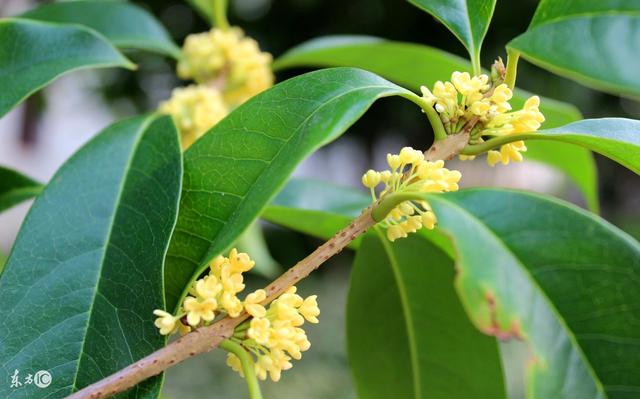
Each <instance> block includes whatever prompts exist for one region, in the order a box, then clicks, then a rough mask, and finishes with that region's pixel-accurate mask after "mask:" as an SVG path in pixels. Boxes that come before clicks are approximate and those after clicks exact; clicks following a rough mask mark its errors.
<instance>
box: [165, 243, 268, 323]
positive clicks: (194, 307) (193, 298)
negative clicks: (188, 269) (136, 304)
mask: <svg viewBox="0 0 640 399" xmlns="http://www.w3.org/2000/svg"><path fill="white" fill-rule="evenodd" d="M254 265H255V262H254V261H253V260H251V258H249V255H247V254H245V253H239V252H238V251H237V250H236V249H235V248H234V249H232V250H231V251H230V252H229V256H228V257H225V256H218V257H216V258H215V259H214V260H213V261H212V262H211V264H210V265H209V273H208V274H207V275H206V276H204V277H202V278H200V279H198V280H196V281H195V282H194V283H193V285H192V286H191V288H190V290H189V295H188V296H187V297H186V298H185V300H184V301H183V303H182V306H181V308H180V310H179V312H178V315H176V316H174V315H172V314H170V313H168V312H165V311H163V310H155V311H154V312H153V313H154V314H155V315H156V316H158V318H157V319H156V321H155V325H156V327H158V328H159V329H160V334H162V335H168V334H172V333H173V332H175V331H176V330H178V329H179V330H180V332H181V333H182V334H184V333H187V332H189V331H191V329H192V328H196V327H199V326H201V325H206V324H208V323H210V322H211V321H212V320H213V319H214V318H215V317H216V315H217V314H219V313H226V314H227V315H229V317H238V316H239V315H240V314H241V313H242V312H243V311H244V310H247V312H249V313H250V314H253V313H256V310H255V309H257V308H259V307H262V305H260V304H259V302H260V301H261V300H264V299H265V298H264V297H262V298H261V295H263V294H264V291H262V290H258V291H256V292H255V293H253V294H249V295H248V296H247V299H246V300H245V302H242V301H241V300H240V299H239V298H238V297H237V294H238V293H240V292H241V291H242V290H244V281H243V280H244V279H243V276H242V273H244V272H247V271H249V270H251V268H253V266H254ZM260 298H261V299H260ZM262 309H264V307H262ZM265 312H266V311H265Z"/></svg>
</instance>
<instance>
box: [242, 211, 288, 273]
mask: <svg viewBox="0 0 640 399" xmlns="http://www.w3.org/2000/svg"><path fill="white" fill-rule="evenodd" d="M235 247H236V248H237V249H238V251H240V252H245V253H248V254H251V259H253V261H254V262H256V264H255V266H254V267H253V269H251V272H252V273H257V274H259V275H261V276H263V277H265V278H268V279H275V278H276V277H278V276H279V275H280V274H282V267H281V266H280V265H279V264H278V262H276V260H275V259H273V257H272V256H271V252H269V246H268V245H267V241H266V240H265V238H264V233H263V231H262V227H261V226H260V224H259V223H257V222H256V223H253V224H251V225H250V226H249V227H247V229H246V230H245V231H244V233H242V235H240V237H239V238H238V240H237V241H236V243H235Z"/></svg>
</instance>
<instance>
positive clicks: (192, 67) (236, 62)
mask: <svg viewBox="0 0 640 399" xmlns="http://www.w3.org/2000/svg"><path fill="white" fill-rule="evenodd" d="M271 60H272V58H271V55H270V54H269V53H265V52H262V51H260V47H259V46H258V43H257V42H256V41H255V40H253V39H251V38H249V37H246V36H245V35H244V32H243V31H242V30H241V29H240V28H237V27H233V28H229V29H225V30H222V29H218V28H214V29H211V30H210V31H209V32H204V33H198V34H192V35H189V36H187V38H186V39H185V42H184V45H183V47H182V56H181V58H180V60H179V61H178V65H177V74H178V76H179V77H180V78H182V79H185V80H193V81H195V82H196V84H193V85H191V86H188V87H185V88H179V89H175V90H174V91H173V93H172V95H171V98H170V99H169V100H168V101H165V102H163V103H162V104H161V105H160V112H163V113H166V114H169V115H172V116H173V119H174V121H175V123H176V126H177V127H178V129H179V130H180V134H181V136H182V147H183V148H187V147H189V146H190V145H191V144H192V143H193V142H194V141H195V140H196V139H197V138H199V137H200V136H202V135H203V134H204V133H205V132H207V130H209V129H210V128H211V127H213V126H214V125H215V124H216V123H217V122H218V121H220V120H221V119H222V118H224V117H225V116H226V115H227V113H228V112H230V111H231V110H232V109H233V108H234V107H236V106H238V105H240V104H242V103H243V102H245V101H246V100H248V99H249V98H251V97H253V96H255V95H256V94H258V93H260V92H262V91H264V90H266V89H268V88H269V87H271V86H272V85H273V81H274V76H273V73H272V71H271Z"/></svg>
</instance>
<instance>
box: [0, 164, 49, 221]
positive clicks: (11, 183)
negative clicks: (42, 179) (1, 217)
mask: <svg viewBox="0 0 640 399" xmlns="http://www.w3.org/2000/svg"><path fill="white" fill-rule="evenodd" d="M41 190H42V185H41V184H40V183H38V182H36V181H34V180H32V179H31V178H29V177H27V176H24V175H22V174H20V173H18V172H16V171H15V170H11V169H8V168H4V167H2V166H0V212H2V211H4V210H6V209H9V208H11V207H12V206H14V205H17V204H19V203H20V202H22V201H25V200H28V199H29V198H33V197H35V196H36V195H38V194H39V193H40V191H41Z"/></svg>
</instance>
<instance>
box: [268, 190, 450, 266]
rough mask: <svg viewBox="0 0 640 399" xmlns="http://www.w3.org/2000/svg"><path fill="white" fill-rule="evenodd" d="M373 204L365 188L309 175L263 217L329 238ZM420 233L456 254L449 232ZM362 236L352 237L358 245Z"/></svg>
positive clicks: (284, 193)
mask: <svg viewBox="0 0 640 399" xmlns="http://www.w3.org/2000/svg"><path fill="white" fill-rule="evenodd" d="M369 205H371V197H370V196H369V195H368V193H366V192H365V191H364V190H359V189H356V188H353V187H345V186H340V185H337V184H334V183H328V182H323V181H319V180H309V179H292V180H290V181H289V182H288V183H287V185H286V186H285V187H284V188H283V189H282V190H280V192H279V193H278V195H277V196H276V198H275V199H274V200H273V202H271V204H270V205H269V206H268V207H267V208H265V210H264V212H263V213H262V218H264V219H266V220H268V221H270V222H272V223H276V224H278V225H280V226H284V227H288V228H290V229H292V230H295V231H298V232H301V233H305V234H309V235H312V236H314V237H318V238H322V239H328V238H330V237H332V236H333V235H334V234H336V233H337V232H338V231H340V230H341V229H342V228H344V227H345V226H346V225H347V224H349V222H350V221H351V220H353V219H354V218H356V217H357V216H358V215H359V214H360V213H361V212H362V211H363V210H364V209H365V208H366V207H368V206H369ZM419 234H420V235H421V236H424V237H425V238H427V239H428V240H429V241H430V242H432V243H434V244H436V245H437V246H438V247H439V248H440V249H441V250H443V251H444V252H445V253H447V254H448V255H449V256H452V257H453V256H454V254H453V247H452V246H451V242H450V240H449V238H448V237H447V236H445V235H444V234H442V233H441V232H440V231H439V230H438V229H435V230H427V229H422V230H420V232H419ZM361 241H362V237H358V238H357V239H355V240H353V241H351V243H350V244H349V248H351V249H357V248H358V247H359V246H360V242H361Z"/></svg>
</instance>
